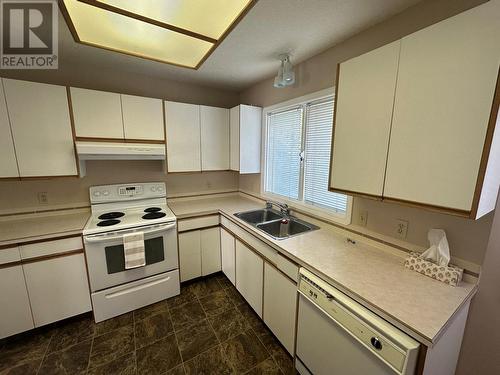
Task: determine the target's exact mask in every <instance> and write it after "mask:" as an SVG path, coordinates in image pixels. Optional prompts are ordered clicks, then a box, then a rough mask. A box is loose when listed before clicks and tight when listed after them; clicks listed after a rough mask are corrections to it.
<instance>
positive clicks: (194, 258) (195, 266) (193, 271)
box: [179, 230, 201, 281]
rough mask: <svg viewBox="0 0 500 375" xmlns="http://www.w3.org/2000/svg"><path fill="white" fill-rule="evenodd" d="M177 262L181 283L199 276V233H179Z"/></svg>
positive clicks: (197, 231) (196, 231) (194, 231)
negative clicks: (178, 263)
mask: <svg viewBox="0 0 500 375" xmlns="http://www.w3.org/2000/svg"><path fill="white" fill-rule="evenodd" d="M179 261H180V265H179V268H180V274H181V281H186V280H191V279H194V278H195V277H200V276H201V242H200V231H199V230H193V231H190V232H185V233H179Z"/></svg>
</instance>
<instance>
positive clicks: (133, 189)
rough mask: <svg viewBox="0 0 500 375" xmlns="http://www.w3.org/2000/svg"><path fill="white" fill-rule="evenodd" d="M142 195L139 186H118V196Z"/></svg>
mask: <svg viewBox="0 0 500 375" xmlns="http://www.w3.org/2000/svg"><path fill="white" fill-rule="evenodd" d="M141 194H142V186H141V185H130V186H120V187H119V188H118V195H126V196H129V197H130V196H134V195H141Z"/></svg>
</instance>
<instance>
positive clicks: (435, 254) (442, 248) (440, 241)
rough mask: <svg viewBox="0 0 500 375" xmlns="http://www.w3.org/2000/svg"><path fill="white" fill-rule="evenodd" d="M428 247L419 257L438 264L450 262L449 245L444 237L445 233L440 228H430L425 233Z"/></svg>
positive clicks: (442, 264) (443, 264)
mask: <svg viewBox="0 0 500 375" xmlns="http://www.w3.org/2000/svg"><path fill="white" fill-rule="evenodd" d="M427 238H428V239H429V243H430V245H431V247H429V248H428V249H427V250H426V251H424V252H423V253H422V254H421V255H420V257H421V258H424V259H426V260H429V261H431V262H433V263H436V264H437V265H439V266H447V265H448V263H449V262H450V247H449V246H448V240H447V239H446V233H445V231H444V230H442V229H431V230H429V233H428V234H427Z"/></svg>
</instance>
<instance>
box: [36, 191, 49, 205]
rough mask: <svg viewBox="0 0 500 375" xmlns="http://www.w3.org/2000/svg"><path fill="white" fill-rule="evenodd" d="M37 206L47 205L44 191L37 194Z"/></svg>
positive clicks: (47, 201)
mask: <svg viewBox="0 0 500 375" xmlns="http://www.w3.org/2000/svg"><path fill="white" fill-rule="evenodd" d="M37 197H38V203H39V204H49V195H48V194H47V192H45V191H41V192H39V193H37Z"/></svg>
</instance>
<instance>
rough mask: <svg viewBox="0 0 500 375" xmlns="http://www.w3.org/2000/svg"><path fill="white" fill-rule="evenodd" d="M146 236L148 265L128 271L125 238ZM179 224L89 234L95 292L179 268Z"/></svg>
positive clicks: (88, 254) (87, 251) (87, 246)
mask: <svg viewBox="0 0 500 375" xmlns="http://www.w3.org/2000/svg"><path fill="white" fill-rule="evenodd" d="M133 232H143V233H144V250H145V255H146V265H145V266H143V267H138V268H132V269H125V255H124V252H123V235H124V234H128V233H133ZM176 233H177V230H176V223H175V222H174V223H165V224H157V225H153V226H148V227H142V228H134V229H124V230H121V231H115V232H107V233H102V234H95V235H88V236H85V237H84V243H85V254H86V257H87V264H88V269H89V280H90V289H91V290H92V292H96V291H98V290H102V289H106V288H109V287H112V286H116V285H120V284H124V283H127V282H130V281H134V280H139V279H142V278H145V277H148V276H153V275H157V274H159V273H162V272H166V271H170V270H173V269H176V268H178V264H179V258H178V255H177V254H178V253H177V234H176Z"/></svg>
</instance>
